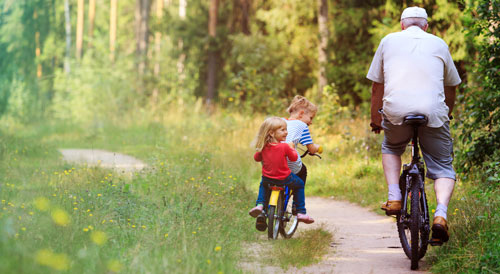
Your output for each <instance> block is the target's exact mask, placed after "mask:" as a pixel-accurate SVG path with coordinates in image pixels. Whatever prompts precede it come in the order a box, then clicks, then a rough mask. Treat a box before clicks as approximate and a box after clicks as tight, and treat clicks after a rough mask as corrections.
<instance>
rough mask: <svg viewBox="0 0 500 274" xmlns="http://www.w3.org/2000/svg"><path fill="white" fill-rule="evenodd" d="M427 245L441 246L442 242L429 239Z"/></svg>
mask: <svg viewBox="0 0 500 274" xmlns="http://www.w3.org/2000/svg"><path fill="white" fill-rule="evenodd" d="M429 244H430V245H431V246H442V245H443V241H442V240H441V239H436V238H431V239H430V240H429Z"/></svg>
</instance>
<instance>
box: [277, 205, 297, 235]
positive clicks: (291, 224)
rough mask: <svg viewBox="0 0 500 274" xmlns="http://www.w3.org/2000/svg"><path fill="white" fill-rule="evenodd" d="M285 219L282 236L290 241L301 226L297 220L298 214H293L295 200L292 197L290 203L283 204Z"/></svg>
mask: <svg viewBox="0 0 500 274" xmlns="http://www.w3.org/2000/svg"><path fill="white" fill-rule="evenodd" d="M283 208H284V211H283V219H282V221H281V225H280V234H281V236H283V238H285V239H290V238H291V237H292V236H293V234H294V233H295V231H297V227H298V226H299V220H298V219H297V213H296V212H295V215H294V214H293V213H294V212H293V211H294V210H293V200H292V196H290V198H289V199H288V202H287V203H286V205H285V204H283Z"/></svg>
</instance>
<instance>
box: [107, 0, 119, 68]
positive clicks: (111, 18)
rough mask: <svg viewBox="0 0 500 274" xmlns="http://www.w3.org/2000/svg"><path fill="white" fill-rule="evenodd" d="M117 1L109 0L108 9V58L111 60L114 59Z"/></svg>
mask: <svg viewBox="0 0 500 274" xmlns="http://www.w3.org/2000/svg"><path fill="white" fill-rule="evenodd" d="M117 1H118V0H111V8H110V11H109V58H110V59H111V61H112V62H114V61H115V48H116V17H117V16H116V13H117V4H118V3H117Z"/></svg>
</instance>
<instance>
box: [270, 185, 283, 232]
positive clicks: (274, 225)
mask: <svg viewBox="0 0 500 274" xmlns="http://www.w3.org/2000/svg"><path fill="white" fill-rule="evenodd" d="M282 217H283V194H282V193H281V192H280V194H279V196H278V202H277V204H276V206H269V210H268V213H267V238H268V239H273V240H275V239H277V238H278V235H279V230H280V223H281V219H282Z"/></svg>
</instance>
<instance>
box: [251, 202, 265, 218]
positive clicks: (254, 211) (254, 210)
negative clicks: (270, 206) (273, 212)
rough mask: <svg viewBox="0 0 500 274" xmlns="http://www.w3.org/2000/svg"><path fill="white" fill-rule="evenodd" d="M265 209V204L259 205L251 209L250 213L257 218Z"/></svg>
mask: <svg viewBox="0 0 500 274" xmlns="http://www.w3.org/2000/svg"><path fill="white" fill-rule="evenodd" d="M263 209H264V206H263V205H258V206H256V207H254V208H252V209H250V211H249V212H248V214H250V216H252V217H254V218H257V216H259V215H260V214H261V213H262V210H263Z"/></svg>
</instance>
